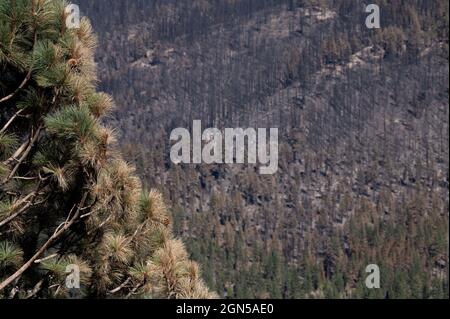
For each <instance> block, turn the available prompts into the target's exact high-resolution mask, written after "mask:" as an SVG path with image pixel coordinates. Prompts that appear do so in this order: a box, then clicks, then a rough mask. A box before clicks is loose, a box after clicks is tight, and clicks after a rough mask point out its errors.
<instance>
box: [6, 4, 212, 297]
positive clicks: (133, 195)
mask: <svg viewBox="0 0 450 319" xmlns="http://www.w3.org/2000/svg"><path fill="white" fill-rule="evenodd" d="M66 5H67V3H65V2H64V1H61V0H0V72H1V73H0V160H1V162H0V297H3V298H53V297H58V298H60V297H71V296H76V297H100V298H102V297H112V298H117V297H118V298H137V297H149V298H210V297H214V296H215V294H214V293H211V292H210V291H209V289H208V288H207V287H206V286H205V285H204V283H203V281H202V279H201V274H200V270H199V267H198V265H197V264H196V263H194V262H192V261H190V260H189V259H188V257H187V253H186V250H185V248H184V245H183V243H182V242H181V241H179V240H176V239H174V238H173V235H172V231H171V222H170V218H169V212H168V208H167V207H166V206H165V205H164V201H163V198H162V196H161V194H160V193H158V192H157V191H154V190H152V191H149V192H147V191H144V190H143V189H142V187H141V183H140V180H139V179H138V178H137V177H136V176H135V175H134V169H133V168H132V167H130V166H129V165H128V164H127V163H125V162H124V161H123V160H122V159H121V157H120V155H119V154H118V153H117V152H115V151H114V141H115V138H114V131H112V130H110V129H108V128H106V127H104V126H102V125H101V117H102V116H103V115H104V114H106V113H107V112H108V111H109V110H110V109H111V107H112V106H113V105H112V99H111V98H110V97H109V96H108V95H106V94H104V93H99V92H96V80H97V79H96V70H95V63H94V60H93V54H94V49H95V46H96V38H95V35H94V34H93V32H92V29H91V25H90V23H89V21H88V20H87V19H85V18H83V19H82V21H81V26H80V28H78V29H67V28H66V26H65V19H66V15H65V13H64V9H65V7H66ZM71 267H72V268H73V267H76V268H77V269H78V270H79V274H80V284H81V289H78V290H76V289H75V290H74V289H71V288H70V287H67V285H66V283H65V282H66V278H67V275H68V269H69V272H70V269H72V268H71Z"/></svg>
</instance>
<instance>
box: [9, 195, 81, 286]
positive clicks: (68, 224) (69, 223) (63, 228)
mask: <svg viewBox="0 0 450 319" xmlns="http://www.w3.org/2000/svg"><path fill="white" fill-rule="evenodd" d="M87 195H88V193H84V195H83V198H82V199H81V202H80V203H79V205H78V208H77V211H76V212H75V214H74V215H73V216H72V213H73V210H74V209H75V207H77V205H74V206H73V208H72V209H71V210H70V212H69V214H68V216H67V219H66V221H65V222H64V223H62V224H61V225H59V226H58V227H57V228H56V230H55V232H54V233H53V235H52V236H51V237H50V238H49V239H48V240H47V241H46V242H45V244H44V245H42V247H41V248H40V249H39V250H38V251H37V252H36V253H35V254H34V255H33V257H31V258H30V259H29V260H28V261H27V262H26V263H25V264H24V265H23V266H22V267H20V268H19V270H17V271H16V272H15V273H14V274H12V275H11V276H9V277H8V278H7V279H5V280H4V281H3V282H2V283H0V291H2V290H3V289H5V287H7V286H8V285H10V284H11V283H12V282H13V281H14V280H16V279H18V278H20V277H21V276H22V274H23V273H24V272H25V271H27V270H28V268H30V267H31V266H32V265H33V263H34V261H35V260H36V259H38V258H39V256H40V255H42V254H43V253H44V252H45V251H46V250H47V249H48V248H49V247H50V245H51V244H52V243H53V242H54V241H55V240H56V239H58V238H59V237H61V235H63V234H64V233H65V232H66V231H67V230H68V229H69V228H70V227H71V226H72V225H73V224H74V223H75V221H76V220H77V219H78V217H79V215H80V209H81V208H82V207H83V206H84V203H85V201H86V198H87ZM70 216H72V217H70Z"/></svg>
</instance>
